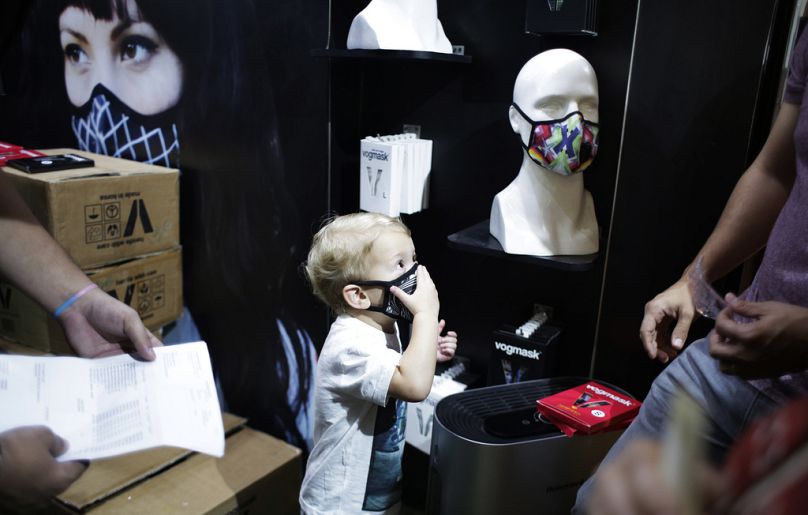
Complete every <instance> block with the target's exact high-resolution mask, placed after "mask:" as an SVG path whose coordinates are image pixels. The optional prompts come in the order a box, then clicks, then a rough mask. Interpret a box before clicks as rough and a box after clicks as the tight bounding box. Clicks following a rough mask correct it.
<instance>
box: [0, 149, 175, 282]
mask: <svg viewBox="0 0 808 515" xmlns="http://www.w3.org/2000/svg"><path fill="white" fill-rule="evenodd" d="M42 152H44V153H46V154H48V155H55V154H64V153H75V154H80V155H82V156H85V157H88V158H90V159H93V160H94V161H95V166H94V167H92V168H80V169H75V170H63V171H57V172H48V173H39V174H29V173H26V172H22V171H20V170H16V169H14V168H11V167H8V166H5V167H3V168H2V172H3V173H4V174H5V175H6V176H7V177H8V178H9V179H10V180H11V181H12V183H13V184H14V186H15V187H16V188H17V190H18V191H19V192H20V195H21V196H22V197H23V199H25V201H26V202H27V204H28V206H29V207H30V208H31V211H33V213H34V215H36V217H37V218H38V219H39V221H40V222H41V223H42V225H43V226H45V229H47V230H48V232H49V233H50V234H51V235H52V236H53V237H54V239H56V241H58V242H59V243H60V244H61V245H62V246H63V247H64V248H65V250H67V252H68V254H70V256H71V257H72V258H73V260H74V261H75V262H76V263H77V264H78V265H79V266H80V267H81V268H95V267H98V266H101V265H106V264H110V263H115V262H118V261H123V260H126V259H131V258H133V257H136V256H140V255H143V254H150V253H153V252H159V251H163V250H168V249H171V248H173V247H176V246H177V245H179V235H180V233H179V172H178V171H177V170H174V169H171V168H164V167H161V166H154V165H147V164H143V163H138V162H136V161H129V160H126V159H116V158H113V157H107V156H102V155H98V154H92V153H90V152H81V151H78V150H73V149H53V150H43V151H42Z"/></svg>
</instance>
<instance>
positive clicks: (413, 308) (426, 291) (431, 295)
mask: <svg viewBox="0 0 808 515" xmlns="http://www.w3.org/2000/svg"><path fill="white" fill-rule="evenodd" d="M415 274H416V275H415V277H416V285H417V286H416V288H415V291H414V292H413V293H412V295H408V294H406V293H404V292H403V291H402V290H401V288H398V287H396V286H391V287H390V293H392V294H393V295H395V296H396V298H397V299H398V300H400V301H401V303H402V304H404V306H406V307H407V309H409V310H410V312H411V313H412V317H413V319H414V318H415V316H416V315H418V314H421V313H423V314H429V315H432V316H433V319H434V320H437V319H438V312H440V300H439V299H438V290H437V289H436V288H435V283H433V282H432V278H431V277H430V276H429V272H428V271H427V269H426V267H425V266H423V265H420V266H418V268H417V269H416V270H415Z"/></svg>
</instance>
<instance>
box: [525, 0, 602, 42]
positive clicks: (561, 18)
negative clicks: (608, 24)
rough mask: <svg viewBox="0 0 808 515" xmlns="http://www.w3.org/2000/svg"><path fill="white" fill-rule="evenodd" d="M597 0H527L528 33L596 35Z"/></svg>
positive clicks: (526, 24) (526, 18) (526, 20)
mask: <svg viewBox="0 0 808 515" xmlns="http://www.w3.org/2000/svg"><path fill="white" fill-rule="evenodd" d="M597 18H598V0H527V12H526V15H525V32H527V33H528V34H537V35H543V34H583V35H587V36H597V35H598V30H597Z"/></svg>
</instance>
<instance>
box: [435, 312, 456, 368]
mask: <svg viewBox="0 0 808 515" xmlns="http://www.w3.org/2000/svg"><path fill="white" fill-rule="evenodd" d="M444 327H446V320H443V319H441V321H440V322H439V323H438V363H443V362H445V361H450V360H451V359H452V358H454V355H455V351H456V350H457V333H456V332H454V331H446V335H445V336H441V333H442V332H443V328H444Z"/></svg>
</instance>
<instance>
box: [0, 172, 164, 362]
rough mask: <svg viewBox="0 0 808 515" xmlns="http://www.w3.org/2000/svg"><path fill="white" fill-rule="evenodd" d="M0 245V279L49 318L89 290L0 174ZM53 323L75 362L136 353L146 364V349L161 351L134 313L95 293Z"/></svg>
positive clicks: (149, 355) (85, 280) (149, 354)
mask: <svg viewBox="0 0 808 515" xmlns="http://www.w3.org/2000/svg"><path fill="white" fill-rule="evenodd" d="M0 242H2V245H0V273H2V275H3V276H4V277H5V278H6V279H8V280H9V281H10V282H11V283H13V284H15V285H16V286H17V287H19V288H20V289H21V290H22V291H24V292H25V293H26V294H28V295H29V296H30V297H32V298H34V299H35V300H36V301H37V302H39V303H40V304H41V305H42V306H43V307H44V308H45V309H46V310H47V311H48V312H50V313H53V312H54V311H55V310H56V309H57V308H58V307H59V306H62V305H63V304H64V303H65V301H67V300H68V299H70V298H71V297H72V296H73V295H74V294H76V293H77V292H80V291H82V290H83V289H85V288H87V287H90V286H91V285H92V284H93V283H92V281H90V279H89V278H88V277H87V276H86V275H85V274H84V272H82V271H81V269H79V267H78V266H76V264H75V263H74V262H73V261H72V260H71V259H70V257H69V256H68V255H67V253H66V252H65V251H64V249H63V248H62V247H61V246H60V245H59V244H58V243H57V242H56V241H55V240H54V239H53V238H52V237H51V236H50V235H49V234H48V232H47V231H46V230H45V229H44V227H42V225H40V223H39V221H38V220H37V219H36V218H35V217H34V215H33V214H32V213H31V211H30V209H28V206H27V205H26V204H25V202H24V201H23V199H22V198H21V197H20V195H19V194H18V193H17V191H16V189H15V188H14V186H13V185H12V184H11V183H10V181H9V180H8V178H6V177H5V176H4V175H3V174H1V173H0ZM57 319H58V320H59V323H61V324H62V327H63V328H64V330H65V334H66V336H67V339H68V341H69V342H70V344H71V345H72V346H73V348H74V349H75V350H76V352H77V353H78V354H79V355H80V356H84V357H97V356H104V355H109V354H116V353H121V352H123V351H125V350H127V351H129V350H135V351H137V353H138V354H140V355H141V356H142V357H143V358H145V359H149V360H151V359H154V352H153V351H152V350H151V347H155V346H159V345H161V344H160V342H159V340H157V338H155V337H154V335H152V334H151V332H149V330H148V329H146V327H145V326H144V325H143V322H141V320H140V317H139V316H138V314H137V312H136V311H135V310H133V309H132V308H130V307H129V306H127V305H126V304H124V303H122V302H120V301H118V300H116V299H114V298H112V297H110V296H109V295H107V294H106V293H104V292H102V291H99V290H98V289H97V288H95V289H92V290H88V291H87V292H86V293H84V294H83V295H81V296H80V297H79V298H77V299H76V301H75V302H74V303H72V304H71V305H70V306H69V307H68V308H67V309H65V310H64V312H62V313H60V315H59V316H58V317H57Z"/></svg>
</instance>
